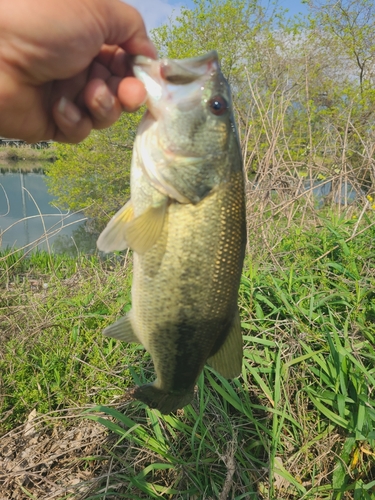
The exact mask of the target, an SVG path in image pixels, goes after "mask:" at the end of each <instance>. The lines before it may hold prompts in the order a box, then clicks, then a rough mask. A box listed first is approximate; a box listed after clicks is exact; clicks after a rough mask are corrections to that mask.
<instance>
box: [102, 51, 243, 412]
mask: <svg viewBox="0 0 375 500" xmlns="http://www.w3.org/2000/svg"><path fill="white" fill-rule="evenodd" d="M134 73H135V75H136V77H137V78H139V79H140V80H141V81H142V82H143V83H144V84H145V87H146V90H147V93H148V100H147V108H148V111H147V112H146V114H145V116H144V117H143V120H142V122H141V124H140V126H139V129H138V133H137V136H136V139H135V144H134V150H133V159H132V167H131V186H130V187H131V199H130V200H129V201H128V203H127V204H126V205H125V206H124V207H123V208H122V209H121V210H120V211H119V212H118V213H117V214H116V215H115V216H114V217H113V218H112V219H111V220H110V222H109V224H108V226H107V227H106V229H105V230H104V231H103V232H102V234H101V235H100V237H99V239H98V248H99V249H100V250H102V251H105V252H111V251H114V250H123V249H125V248H131V249H132V250H133V251H134V271H133V285H132V309H131V311H130V312H129V313H128V314H127V315H126V316H125V317H123V318H121V319H119V320H118V321H117V322H116V323H114V324H113V325H111V326H109V327H108V328H106V329H105V330H104V335H107V336H110V337H114V338H116V339H119V340H123V341H126V342H138V343H141V344H142V345H143V346H144V347H145V349H147V351H148V352H149V353H150V354H151V357H152V360H153V363H154V366H155V371H156V380H155V381H154V382H153V383H151V384H147V385H143V386H141V387H136V388H135V389H132V391H131V395H132V396H133V397H134V398H136V399H139V400H141V401H143V402H144V403H146V404H148V405H149V406H150V407H151V408H157V409H158V410H160V411H161V412H162V413H170V412H172V411H175V410H176V409H178V408H182V407H183V406H185V405H186V404H188V403H190V401H191V400H192V398H193V395H194V386H195V383H196V381H197V379H198V376H199V374H200V373H201V371H202V369H203V367H204V365H205V363H206V362H207V364H209V365H210V366H212V367H213V368H214V369H215V370H216V371H218V372H219V373H220V374H221V375H223V376H224V377H226V378H233V377H236V376H238V375H239V374H240V373H241V366H242V335H241V327H240V319H239V313H238V305H237V295H238V287H239V283H240V276H241V270H242V264H243V259H244V252H245V244H246V221H245V196H244V177H243V169H242V158H241V150H240V145H239V141H238V135H237V131H236V126H235V122H234V118H233V112H232V102H231V95H230V88H229V85H228V83H227V81H226V80H225V78H224V77H223V75H222V73H221V71H220V66H219V62H218V56H217V53H216V52H214V51H213V52H209V53H208V54H206V55H204V56H201V57H196V58H192V59H185V60H172V59H163V60H160V61H154V60H152V59H148V58H146V57H143V56H137V57H136V58H135V60H134Z"/></svg>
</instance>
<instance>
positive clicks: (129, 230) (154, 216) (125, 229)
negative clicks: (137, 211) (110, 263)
mask: <svg viewBox="0 0 375 500" xmlns="http://www.w3.org/2000/svg"><path fill="white" fill-rule="evenodd" d="M167 201H168V200H167V198H166V199H165V200H164V202H163V203H161V204H160V205H157V206H152V207H149V208H147V209H146V210H145V211H144V212H143V213H142V214H141V215H139V216H138V217H134V210H133V206H132V204H131V200H130V201H128V203H127V204H126V205H125V206H124V207H122V209H121V210H119V211H118V212H117V214H116V215H114V216H113V217H112V219H111V220H110V221H109V223H108V225H107V227H106V228H105V229H104V231H103V232H102V233H101V235H100V236H99V238H98V242H97V246H98V248H99V250H101V251H103V252H113V251H115V250H125V248H128V247H129V248H131V249H132V250H134V251H135V252H137V253H139V254H143V253H145V252H147V250H149V249H150V248H151V247H152V246H153V245H154V244H155V243H156V241H157V239H158V238H159V236H160V234H161V232H162V230H163V226H164V220H165V215H166V209H167Z"/></svg>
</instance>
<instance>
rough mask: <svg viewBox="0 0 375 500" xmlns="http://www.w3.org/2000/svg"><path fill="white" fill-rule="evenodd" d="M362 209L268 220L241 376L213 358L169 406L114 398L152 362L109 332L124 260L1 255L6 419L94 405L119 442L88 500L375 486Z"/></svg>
mask: <svg viewBox="0 0 375 500" xmlns="http://www.w3.org/2000/svg"><path fill="white" fill-rule="evenodd" d="M351 213H352V212H351ZM281 220H282V219H280V221H281ZM357 221H358V219H356V218H353V217H352V215H349V214H341V215H340V214H337V213H334V212H329V211H325V212H322V215H321V216H320V217H319V218H316V219H315V223H310V224H308V225H307V224H306V226H304V225H303V224H301V223H300V221H298V220H295V221H294V222H292V223H291V224H290V226H289V227H288V228H285V227H281V226H277V224H276V223H275V226H274V227H273V228H271V229H272V231H271V230H270V232H269V242H270V245H269V247H268V248H263V249H259V248H258V249H257V253H256V254H255V253H254V255H256V256H255V257H254V256H253V257H252V258H251V257H250V256H249V257H248V258H247V261H246V263H245V268H244V272H243V276H242V281H241V288H240V311H241V318H242V327H243V331H244V344H245V350H244V363H243V372H242V376H241V377H239V378H238V379H236V380H233V381H230V382H228V381H226V380H224V379H222V378H221V377H220V376H218V375H217V374H215V373H214V372H213V371H212V370H210V369H208V368H207V369H205V371H204V373H203V374H202V376H201V377H200V379H199V383H198V389H197V394H196V397H195V399H194V401H193V403H192V404H191V405H188V406H187V407H185V408H184V410H183V411H179V412H177V414H176V415H169V416H162V415H160V414H159V413H158V412H157V411H155V410H150V409H148V408H147V407H145V406H144V405H143V404H142V403H139V402H129V401H126V402H125V403H124V402H123V401H121V402H119V403H116V401H119V398H120V397H121V396H122V395H123V393H124V391H125V389H126V387H128V386H131V385H133V384H134V383H140V382H143V381H145V380H150V379H152V376H153V368H152V364H151V362H150V358H149V356H148V355H147V354H145V353H144V351H142V350H140V349H137V348H135V347H134V346H133V347H129V346H126V345H123V344H121V343H117V342H115V341H113V340H110V339H108V338H103V337H102V336H101V333H100V332H101V330H102V328H104V327H105V326H106V325H108V324H109V323H110V322H112V321H113V320H114V318H115V317H117V316H118V315H120V314H121V313H123V312H125V311H126V310H128V309H129V308H130V286H131V267H130V266H129V264H128V263H127V264H126V265H124V263H123V262H121V260H117V261H116V260H113V261H105V262H101V261H99V260H98V259H96V258H95V257H92V258H86V257H80V258H78V260H77V259H76V260H73V259H69V258H67V257H63V256H62V257H61V256H49V255H47V254H36V255H33V256H31V257H30V258H28V259H25V258H22V257H21V256H20V255H14V256H9V255H4V256H2V257H1V258H0V269H1V271H0V272H1V274H2V276H3V277H4V284H5V283H6V284H7V290H6V289H4V290H3V291H2V293H1V310H0V314H2V319H1V323H2V325H1V331H2V332H3V333H2V334H0V335H4V339H2V342H1V347H0V371H1V373H2V379H1V389H0V405H1V406H0V413H1V414H3V415H8V416H7V417H6V418H5V419H3V420H2V422H1V424H0V425H2V431H3V432H5V431H6V430H9V429H10V428H12V427H14V426H16V425H17V424H19V423H22V422H24V421H25V419H26V418H27V415H28V414H29V413H30V411H31V410H32V409H33V408H37V410H38V412H42V413H43V412H48V411H53V410H57V409H60V408H66V407H69V406H75V407H78V406H86V407H87V406H88V405H92V408H91V409H90V411H89V414H88V416H87V417H86V418H90V419H94V420H96V421H99V422H101V423H102V424H103V425H104V426H105V427H107V428H108V430H109V431H110V432H111V434H112V435H113V436H114V439H115V443H112V444H111V445H108V448H107V449H106V450H103V454H104V455H105V457H106V459H108V458H109V459H110V463H111V470H110V473H108V474H107V475H106V477H105V478H104V479H103V481H102V483H99V484H98V485H97V488H96V490H95V493H94V492H92V493H91V494H90V495H88V496H87V497H86V498H90V499H104V498H105V499H108V498H116V499H117V498H124V499H131V498H134V499H142V498H145V499H147V498H171V499H172V498H173V499H215V500H216V499H219V500H224V499H227V498H231V499H236V500H239V499H242V498H243V499H245V498H246V499H252V498H253V499H274V500H279V499H280V500H281V499H282V500H284V499H285V500H287V499H309V500H313V499H318V498H319V499H333V500H341V499H342V500H344V499H345V500H346V499H361V500H362V499H363V500H366V499H369V500H370V499H372V498H374V494H375V394H374V390H375V326H374V325H375V322H374V320H375V266H374V256H375V252H374V246H373V241H374V237H375V224H374V222H375V217H374V212H372V211H369V212H366V214H364V215H363V217H362V219H361V221H360V223H358V227H357ZM373 224H374V225H373ZM280 234H283V235H284V236H283V237H280ZM31 310H32V311H33V314H32V315H30V311H31ZM94 458H95V457H92V459H94Z"/></svg>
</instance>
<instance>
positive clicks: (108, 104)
mask: <svg viewBox="0 0 375 500" xmlns="http://www.w3.org/2000/svg"><path fill="white" fill-rule="evenodd" d="M96 101H97V103H98V105H99V106H100V107H101V108H102V109H103V110H104V111H111V109H112V108H113V106H114V105H115V98H114V97H113V95H112V94H111V93H110V92H109V90H108V89H107V87H105V86H103V89H101V90H100V92H99V93H98V95H97V96H96Z"/></svg>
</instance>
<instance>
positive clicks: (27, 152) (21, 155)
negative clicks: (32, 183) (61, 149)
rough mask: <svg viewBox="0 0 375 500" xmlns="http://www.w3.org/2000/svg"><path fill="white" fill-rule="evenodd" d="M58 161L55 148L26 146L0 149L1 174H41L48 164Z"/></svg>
mask: <svg viewBox="0 0 375 500" xmlns="http://www.w3.org/2000/svg"><path fill="white" fill-rule="evenodd" d="M55 160H56V150H55V148H54V146H50V147H47V148H42V149H38V148H32V147H31V146H29V145H26V146H19V147H17V146H1V147H0V173H2V174H5V173H12V172H14V173H17V172H21V173H28V172H38V173H41V172H43V171H44V170H45V167H47V164H48V163H52V162H54V161H55Z"/></svg>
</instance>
